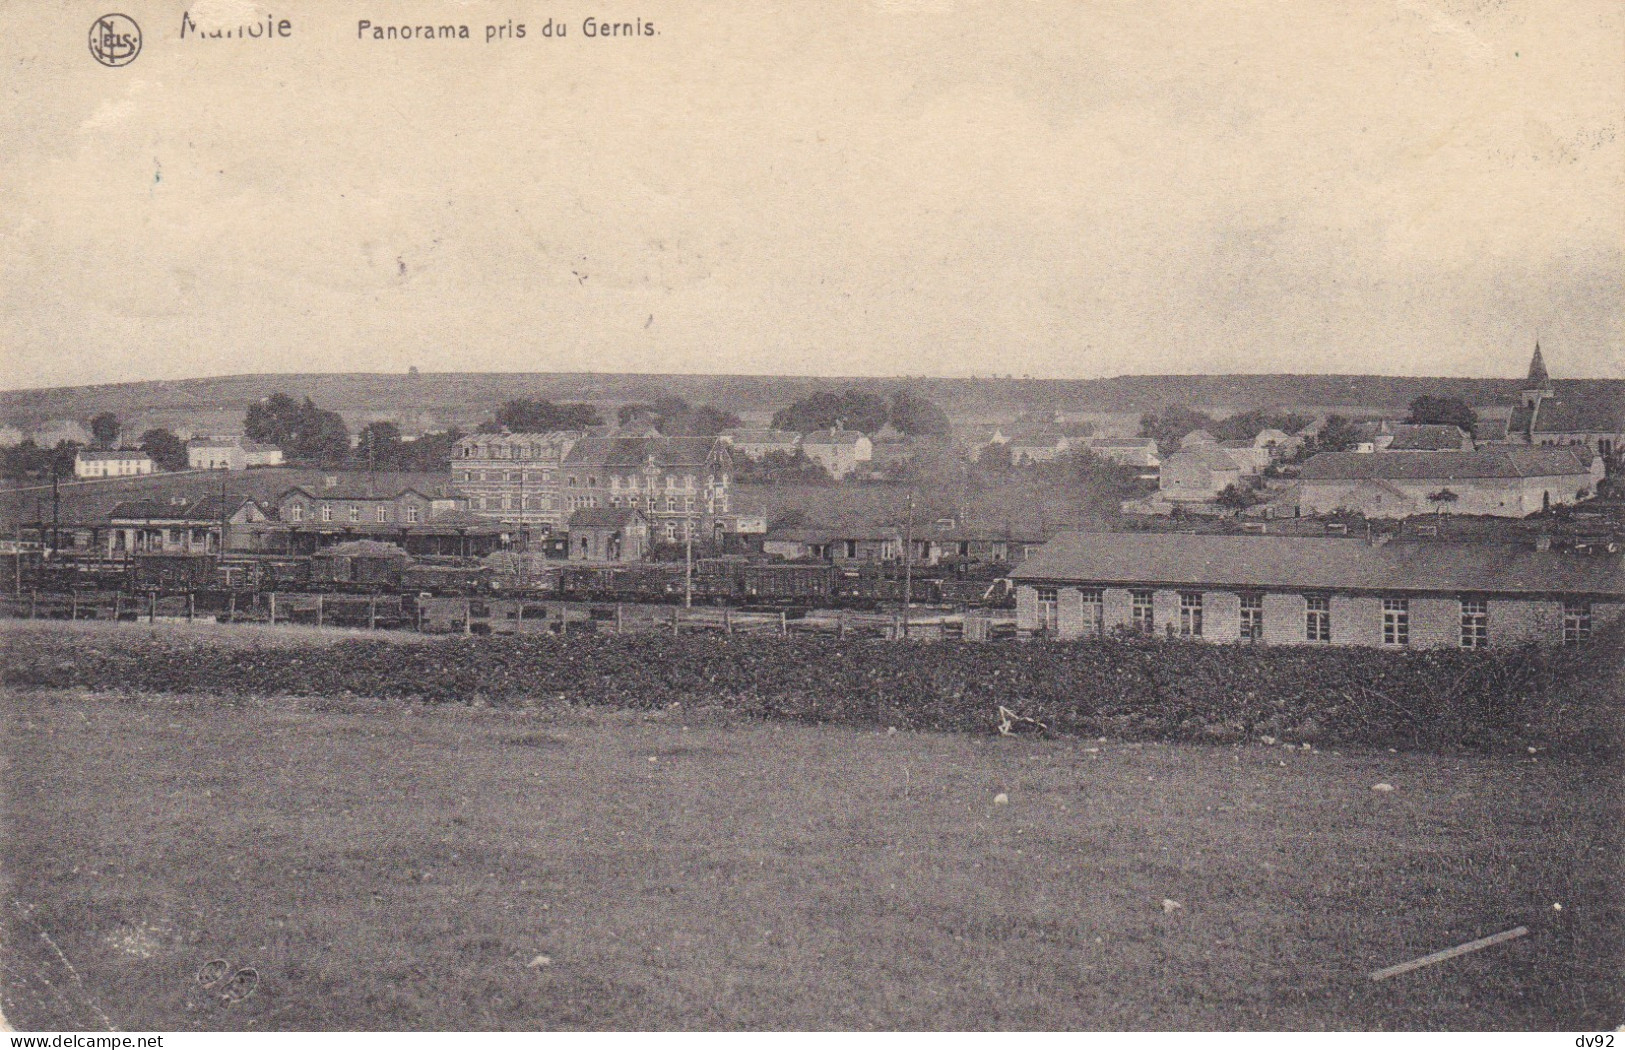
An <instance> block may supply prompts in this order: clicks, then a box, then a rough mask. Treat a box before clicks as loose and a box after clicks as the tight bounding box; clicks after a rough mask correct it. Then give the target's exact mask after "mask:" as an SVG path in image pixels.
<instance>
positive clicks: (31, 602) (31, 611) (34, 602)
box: [28, 591, 39, 620]
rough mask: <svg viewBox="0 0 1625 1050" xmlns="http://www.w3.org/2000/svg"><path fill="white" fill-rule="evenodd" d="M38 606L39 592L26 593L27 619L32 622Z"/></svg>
mask: <svg viewBox="0 0 1625 1050" xmlns="http://www.w3.org/2000/svg"><path fill="white" fill-rule="evenodd" d="M38 606H39V591H29V592H28V618H29V619H30V620H32V619H33V618H34V615H35V613H36V611H37V608H38Z"/></svg>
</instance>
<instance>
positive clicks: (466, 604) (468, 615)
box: [463, 598, 474, 634]
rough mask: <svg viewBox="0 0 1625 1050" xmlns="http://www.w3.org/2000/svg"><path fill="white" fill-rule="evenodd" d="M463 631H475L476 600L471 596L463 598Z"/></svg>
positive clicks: (468, 632) (467, 632)
mask: <svg viewBox="0 0 1625 1050" xmlns="http://www.w3.org/2000/svg"><path fill="white" fill-rule="evenodd" d="M463 633H464V634H473V633H474V602H473V600H472V599H470V598H464V599H463Z"/></svg>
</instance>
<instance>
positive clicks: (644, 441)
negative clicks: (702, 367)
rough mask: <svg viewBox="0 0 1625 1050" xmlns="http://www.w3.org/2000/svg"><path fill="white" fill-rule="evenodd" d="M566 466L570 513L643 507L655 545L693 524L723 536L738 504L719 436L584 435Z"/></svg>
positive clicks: (564, 487) (564, 493) (563, 490)
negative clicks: (732, 498)
mask: <svg viewBox="0 0 1625 1050" xmlns="http://www.w3.org/2000/svg"><path fill="white" fill-rule="evenodd" d="M560 470H561V472H562V473H561V479H562V480H561V487H560V495H561V499H562V502H563V505H564V509H565V511H566V512H567V513H570V514H574V513H575V512H576V511H578V510H592V509H615V508H625V509H628V510H637V511H639V512H641V513H642V515H643V517H644V519H645V520H646V521H647V522H648V523H649V535H650V542H651V543H660V542H675V541H677V540H679V539H682V538H684V537H686V536H687V535H688V534H689V533H688V530H689V529H690V528H691V527H692V528H694V529H696V530H698V535H710V536H718V537H720V534H721V530H722V528H723V527H725V520H724V517H723V516H725V515H727V514H728V513H729V512H730V509H731V508H730V507H729V498H730V495H729V494H730V488H731V484H732V473H733V454H732V451H731V450H730V449H729V447H728V444H727V443H726V442H724V441H721V440H719V439H717V438H709V437H651V438H626V437H584V438H582V439H581V440H580V441H577V442H576V443H575V445H574V446H573V447H572V448H571V449H570V452H569V454H568V455H566V456H565V457H564V462H563V464H562V466H561V467H560Z"/></svg>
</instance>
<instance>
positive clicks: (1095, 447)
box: [1082, 437, 1162, 470]
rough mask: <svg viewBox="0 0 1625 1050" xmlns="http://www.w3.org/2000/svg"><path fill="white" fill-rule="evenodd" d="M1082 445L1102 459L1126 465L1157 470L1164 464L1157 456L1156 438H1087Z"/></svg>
mask: <svg viewBox="0 0 1625 1050" xmlns="http://www.w3.org/2000/svg"><path fill="white" fill-rule="evenodd" d="M1082 445H1083V447H1084V448H1086V449H1087V450H1088V451H1090V452H1093V453H1094V454H1095V455H1097V456H1099V457H1101V458H1102V459H1109V460H1111V461H1112V462H1113V463H1116V464H1118V465H1120V466H1125V467H1136V468H1138V469H1140V470H1155V469H1157V468H1158V467H1160V466H1161V465H1162V460H1160V459H1158V458H1157V440H1156V438H1112V437H1099V438H1085V439H1083V442H1082Z"/></svg>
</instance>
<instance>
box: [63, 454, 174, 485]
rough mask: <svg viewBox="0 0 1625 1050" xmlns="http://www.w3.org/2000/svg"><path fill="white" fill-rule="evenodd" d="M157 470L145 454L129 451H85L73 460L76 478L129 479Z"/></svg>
mask: <svg viewBox="0 0 1625 1050" xmlns="http://www.w3.org/2000/svg"><path fill="white" fill-rule="evenodd" d="M156 469H158V468H157V465H156V464H154V463H153V461H152V457H151V456H149V455H147V454H146V453H145V452H140V451H136V450H130V449H115V450H109V449H85V448H82V449H80V450H79V452H78V453H77V454H76V455H75V456H74V458H73V476H74V477H76V478H131V477H135V476H137V475H139V474H151V473H152V472H153V471H154V470H156Z"/></svg>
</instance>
